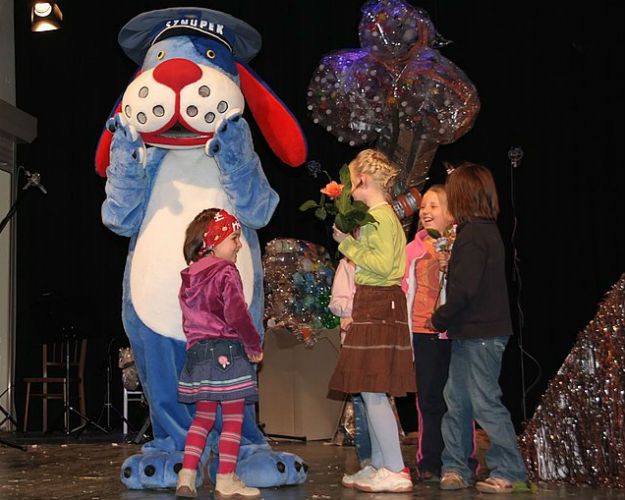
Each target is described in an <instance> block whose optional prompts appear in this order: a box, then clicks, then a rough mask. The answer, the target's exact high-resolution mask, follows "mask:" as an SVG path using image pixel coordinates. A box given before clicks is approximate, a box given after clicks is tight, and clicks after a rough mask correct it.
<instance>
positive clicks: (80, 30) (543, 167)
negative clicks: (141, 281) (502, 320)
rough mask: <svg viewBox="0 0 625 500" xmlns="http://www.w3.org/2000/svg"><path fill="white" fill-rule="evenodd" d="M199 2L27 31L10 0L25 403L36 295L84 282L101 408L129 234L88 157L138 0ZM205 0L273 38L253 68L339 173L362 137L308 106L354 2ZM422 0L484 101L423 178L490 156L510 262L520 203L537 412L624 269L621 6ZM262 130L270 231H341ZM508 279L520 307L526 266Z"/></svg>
mask: <svg viewBox="0 0 625 500" xmlns="http://www.w3.org/2000/svg"><path fill="white" fill-rule="evenodd" d="M192 3H193V2H189V1H188V0H185V1H157V0H154V1H146V0H142V1H139V0H133V1H132V2H114V3H109V4H105V3H93V2H83V1H69V0H65V1H60V2H59V4H60V6H61V8H62V9H63V13H64V16H65V17H64V22H63V29H62V30H60V31H57V32H48V33H37V34H35V33H31V32H30V31H29V29H30V20H29V16H30V13H29V10H28V6H29V3H28V2H24V1H16V2H15V13H16V26H15V36H16V53H17V54H16V66H17V78H16V81H17V97H18V106H19V107H20V108H22V109H24V110H25V111H27V112H28V113H31V114H32V115H34V116H36V117H37V118H38V120H39V121H38V123H39V126H38V137H37V139H36V140H35V141H34V142H33V143H32V144H30V145H25V146H21V147H20V148H19V151H18V158H19V162H20V164H22V165H25V166H26V167H27V168H29V169H30V170H34V171H38V172H40V173H41V175H42V181H43V183H44V184H45V186H46V187H47V189H48V191H49V194H48V195H47V196H43V195H40V193H38V192H34V193H31V194H32V196H29V200H28V201H27V202H26V203H23V204H22V206H21V207H20V210H19V214H18V221H19V222H18V223H19V227H18V264H17V278H18V294H17V307H18V311H17V312H18V315H17V368H16V377H15V380H16V383H17V391H16V394H17V403H18V409H19V410H21V409H22V407H23V406H22V405H23V398H22V395H23V386H22V385H21V383H20V381H21V378H22V377H23V376H25V375H30V374H32V373H34V372H36V370H37V366H38V364H39V362H40V361H39V359H40V356H39V352H40V351H39V348H38V347H37V342H38V337H40V336H41V333H42V332H41V331H40V328H39V327H38V325H37V323H38V322H37V321H36V313H35V312H34V311H33V309H32V305H33V304H34V303H35V302H36V301H37V300H38V299H39V298H40V297H41V296H42V294H43V293H46V292H48V291H54V292H55V293H57V294H63V295H65V296H66V297H69V298H70V299H71V298H73V297H77V296H82V297H85V299H84V304H83V305H81V306H80V307H85V308H88V311H89V317H90V318H91V319H92V321H91V323H90V326H89V328H86V330H88V333H90V334H91V335H92V340H91V344H90V345H91V348H90V351H89V365H88V366H89V372H88V374H87V392H88V395H87V399H88V408H89V411H88V413H89V415H90V416H92V417H93V416H97V414H98V412H99V410H100V408H101V407H102V404H103V400H104V399H103V398H104V389H103V388H104V382H105V371H104V369H105V367H106V364H107V362H108V359H109V353H110V358H111V359H112V361H113V364H114V365H116V349H117V347H119V345H122V344H124V343H125V340H124V334H123V328H122V325H121V318H120V316H121V314H120V313H121V281H122V273H123V268H124V263H125V255H126V250H127V243H128V241H127V239H125V238H121V237H118V236H116V235H114V234H113V233H111V232H110V231H108V230H107V229H106V228H105V227H104V226H103V225H102V223H101V221H100V206H101V203H102V201H103V200H104V180H103V179H101V178H99V177H97V175H96V174H95V172H94V162H93V159H94V152H95V148H96V145H97V141H98V139H99V136H100V133H101V131H102V128H103V126H104V123H105V121H106V118H107V116H108V113H109V112H110V110H111V108H112V106H113V104H114V103H115V102H116V100H117V98H118V97H119V95H120V94H121V92H122V91H123V89H124V88H125V85H126V84H127V82H128V81H129V79H130V78H131V77H132V74H133V72H134V70H135V67H134V65H133V63H132V62H131V61H130V60H129V59H127V58H126V57H125V55H124V54H123V53H122V51H121V49H120V48H119V46H118V45H117V33H118V31H119V29H120V28H121V27H122V25H123V24H124V23H126V22H127V21H128V20H129V19H130V18H131V17H133V16H134V15H136V14H139V13H141V12H144V11H147V10H152V9H157V8H164V7H172V6H187V5H189V4H192ZM196 4H197V5H198V6H200V5H201V6H204V7H208V8H213V9H217V10H223V11H225V12H228V13H230V14H232V15H234V16H237V17H240V18H241V19H243V20H245V21H247V22H249V23H250V24H252V25H253V26H254V27H255V28H256V29H258V31H259V32H260V33H261V34H262V36H263V49H262V51H261V52H260V54H259V55H258V56H257V57H256V58H255V59H254V60H253V61H252V64H251V65H252V67H253V68H254V70H255V71H256V72H257V73H258V74H260V75H261V76H262V77H263V78H264V79H265V80H266V82H267V83H268V84H269V85H270V86H271V87H272V88H273V90H274V91H275V92H276V93H277V94H278V95H279V96H280V97H281V98H282V99H283V100H284V101H285V102H286V103H287V105H288V106H290V108H291V109H292V111H293V112H294V114H295V115H296V116H297V118H298V119H299V120H300V122H301V124H302V127H303V129H304V132H305V134H306V137H307V139H308V142H309V159H314V160H317V161H319V162H320V163H321V164H322V166H323V167H324V168H325V169H327V170H328V171H329V172H330V173H332V174H336V173H337V171H338V168H339V167H340V166H341V165H342V164H343V163H344V162H346V161H348V160H349V159H350V158H351V157H352V156H353V155H354V154H355V153H356V150H354V149H352V148H350V147H348V146H345V145H341V144H339V143H338V142H337V140H336V139H335V138H334V136H332V135H330V134H329V133H327V132H325V131H324V130H323V129H322V128H321V127H319V126H317V125H314V124H313V123H312V121H311V120H310V118H309V114H308V111H307V110H306V90H307V85H308V82H309V79H310V77H311V75H312V72H313V71H314V69H315V67H316V65H317V63H318V61H319V59H320V58H321V56H322V55H324V54H326V53H328V52H330V51H333V50H337V49H341V48H350V47H358V46H359V42H358V34H357V26H358V22H359V18H360V12H359V9H360V6H361V5H362V2H360V1H354V0H341V1H328V0H317V1H315V2H312V1H287V0H274V1H271V2H258V1H253V0H247V1H246V0H227V1H225V0H220V1H217V0H215V1H211V2H196ZM413 4H414V5H417V6H420V7H423V8H425V9H426V10H427V11H428V12H429V13H430V15H431V17H432V19H433V20H434V23H435V25H436V27H437V28H438V30H439V31H440V32H441V34H443V35H444V36H445V37H446V38H448V39H451V40H453V41H454V44H453V45H450V46H448V47H446V48H444V49H442V53H443V55H445V57H447V58H448V59H450V60H451V61H453V62H454V63H456V64H457V65H458V66H459V67H460V68H461V69H462V70H463V71H464V72H465V73H466V74H467V75H468V76H469V78H470V79H471V80H472V81H473V82H474V83H475V85H476V87H477V89H478V91H479V93H480V97H481V101H482V110H481V112H480V115H479V117H478V119H477V122H476V123H475V126H474V128H473V130H472V131H470V132H469V133H468V134H467V135H466V136H465V137H463V138H462V139H460V140H459V141H458V142H457V143H455V144H453V145H450V146H443V147H441V148H439V151H438V154H437V156H436V158H435V161H434V165H433V167H432V171H431V182H435V181H438V182H440V181H442V180H443V179H444V175H443V167H442V163H441V162H442V161H443V160H460V159H470V160H473V161H477V162H482V163H484V164H485V165H487V166H488V167H489V168H490V169H491V170H492V171H493V174H494V176H495V178H496V180H497V183H498V188H499V192H500V198H501V205H502V213H501V216H500V221H499V222H500V228H501V230H502V234H503V237H504V241H505V242H506V244H507V246H508V249H509V253H510V259H509V264H510V265H509V269H510V275H511V276H512V272H511V269H512V244H511V235H512V230H513V227H514V217H515V216H516V218H517V220H518V228H517V239H516V249H517V252H518V257H519V262H520V271H521V277H522V283H523V287H522V292H521V295H520V305H521V307H522V311H523V314H524V318H525V326H524V328H523V344H524V348H525V350H526V351H528V352H529V353H530V354H531V355H532V356H533V357H534V358H536V360H537V361H538V363H539V364H540V366H541V368H542V375H541V376H540V378H539V380H538V382H537V384H536V385H535V387H534V388H533V389H532V390H531V391H530V393H529V394H528V397H527V407H528V411H529V412H530V415H531V410H532V409H533V408H534V406H535V404H536V401H537V398H538V397H539V396H540V394H542V392H543V390H544V388H545V387H546V384H547V382H548V381H549V379H550V378H551V376H552V375H553V374H554V373H555V371H556V370H557V369H558V367H559V366H560V364H561V363H562V361H563V359H564V357H565V356H566V354H567V353H568V351H569V349H570V347H571V345H572V344H573V342H574V340H575V338H576V335H577V333H578V331H579V330H580V329H582V328H583V327H584V326H585V325H586V324H587V323H588V321H589V320H590V319H591V318H592V317H593V315H594V313H595V311H596V308H597V303H598V301H599V300H600V299H601V297H602V295H603V294H604V292H606V291H607V290H608V289H609V287H610V286H611V285H612V284H613V283H614V282H615V281H616V280H617V278H618V277H619V275H620V274H621V273H622V272H623V271H624V270H625V265H624V264H625V244H624V236H623V224H622V214H623V213H624V210H623V209H624V205H625V203H624V199H625V188H624V174H623V170H624V165H623V163H624V162H623V148H622V137H623V132H624V130H623V116H624V114H625V109H624V106H623V103H624V100H623V91H622V89H623V83H624V82H623V63H622V60H623V59H622V58H623V49H624V43H623V37H624V36H623V33H624V31H623V29H622V14H621V12H622V11H621V6H620V4H619V3H618V2H608V1H599V2H594V3H591V4H588V5H586V6H584V7H583V8H574V7H572V6H571V4H569V3H565V2H494V1H487V2H483V1H476V0H473V1H464V2H457V1H453V0H439V1H423V2H420V3H418V4H415V3H414V2H413ZM250 121H251V120H250ZM253 132H254V134H255V144H256V148H257V151H258V153H259V155H260V156H261V159H262V161H263V165H264V168H265V171H266V173H267V176H268V177H269V179H270V182H271V184H272V185H273V186H274V188H275V189H276V190H277V191H278V192H279V194H280V196H281V203H280V206H279V207H278V209H277V211H276V213H275V216H274V218H273V220H272V222H271V223H270V224H269V226H267V227H266V228H264V229H263V230H261V231H260V237H261V243H262V244H263V245H264V243H265V242H267V241H269V240H270V239H272V238H275V237H281V236H284V237H296V238H304V239H307V240H311V241H313V242H316V243H319V244H322V245H327V246H331V245H332V242H331V241H329V239H328V234H327V232H326V231H325V229H324V227H323V226H322V225H321V224H320V223H318V222H317V221H316V219H314V217H312V215H311V214H310V213H306V214H302V213H300V212H299V211H298V210H297V207H298V206H299V205H300V203H302V202H303V201H304V200H306V199H308V198H311V197H316V196H317V192H318V191H317V190H318V189H319V187H320V186H319V181H315V180H314V179H313V178H311V177H310V176H308V175H307V173H306V171H305V169H292V168H290V167H286V166H284V165H281V164H279V162H278V161H277V160H276V158H275V157H274V156H273V155H272V154H271V152H270V151H269V149H268V148H267V146H266V145H265V143H264V140H263V139H262V137H261V136H260V135H259V134H258V133H257V130H256V129H255V128H253ZM511 145H520V146H521V147H522V148H523V150H524V152H525V156H524V158H523V161H522V164H521V166H520V168H518V169H516V170H514V171H513V170H512V169H511V167H510V164H509V162H508V159H507V151H508V149H509V148H510V146H511ZM19 182H20V183H21V182H23V180H22V179H20V180H19ZM513 194H514V200H515V203H514V204H513V202H512V201H513ZM510 285H511V286H510V295H511V304H512V307H513V312H514V315H515V318H516V317H517V313H516V309H517V308H516V303H517V300H518V293H517V292H518V281H516V282H514V281H512V280H511V282H510ZM515 322H516V320H515ZM517 325H518V322H517ZM517 330H518V328H517ZM518 340H519V335H518V331H517V334H516V335H515V337H514V338H513V340H512V342H511V345H510V347H509V348H508V350H507V354H506V357H505V359H504V369H503V372H502V384H503V387H504V393H505V402H506V403H507V405H508V407H509V408H510V409H511V411H512V413H513V416H514V419H515V421H516V423H517V424H518V423H519V422H520V421H521V419H522V412H521V406H522V404H521V401H522V391H521V376H520V373H521V369H520V359H521V358H520V355H519V352H520V350H519V347H518ZM525 371H526V383H527V384H528V385H529V384H530V383H531V382H532V381H533V380H534V379H535V377H536V376H537V374H538V370H537V367H536V365H535V364H534V363H533V362H531V361H530V360H529V359H526V360H525ZM112 390H113V398H114V400H113V403H114V404H115V405H116V406H117V407H118V408H119V407H120V406H121V404H120V398H121V381H120V377H119V372H118V371H114V373H113V386H112ZM20 418H21V411H20Z"/></svg>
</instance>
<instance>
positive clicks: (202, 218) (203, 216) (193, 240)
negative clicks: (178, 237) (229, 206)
mask: <svg viewBox="0 0 625 500" xmlns="http://www.w3.org/2000/svg"><path fill="white" fill-rule="evenodd" d="M219 210H220V209H219V208H207V209H206V210H202V211H201V212H200V213H199V214H197V215H196V216H195V219H193V220H192V221H191V223H190V224H189V225H188V226H187V231H186V233H185V238H184V247H183V253H184V260H185V261H186V263H187V264H191V262H195V261H196V260H198V259H200V257H201V255H200V250H202V246H203V244H204V233H205V232H206V227H207V226H208V223H209V222H210V221H211V220H213V217H215V214H216V213H217V212H219Z"/></svg>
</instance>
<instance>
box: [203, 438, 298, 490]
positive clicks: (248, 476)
mask: <svg viewBox="0 0 625 500" xmlns="http://www.w3.org/2000/svg"><path fill="white" fill-rule="evenodd" d="M217 465H218V460H216V459H213V460H211V462H210V466H209V475H210V477H211V478H213V480H214V478H215V476H216V474H217ZM307 471H308V465H306V464H305V463H304V460H302V459H301V458H300V457H298V456H297V455H294V454H293V453H287V452H276V451H272V449H271V448H269V446H267V447H257V446H243V447H241V453H240V454H239V461H238V463H237V476H239V477H240V478H241V479H242V480H243V482H244V483H245V484H247V485H248V486H254V487H256V488H271V487H274V486H287V485H293V484H302V483H303V482H304V481H306V476H307Z"/></svg>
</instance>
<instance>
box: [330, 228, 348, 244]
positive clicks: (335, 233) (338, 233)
mask: <svg viewBox="0 0 625 500" xmlns="http://www.w3.org/2000/svg"><path fill="white" fill-rule="evenodd" d="M332 238H334V241H336V242H337V243H340V242H341V241H343V240H344V239H345V238H347V234H346V233H343V232H341V231H339V229H338V228H337V227H336V226H335V225H332Z"/></svg>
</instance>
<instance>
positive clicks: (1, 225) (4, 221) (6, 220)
mask: <svg viewBox="0 0 625 500" xmlns="http://www.w3.org/2000/svg"><path fill="white" fill-rule="evenodd" d="M22 168H23V167H19V168H18V174H19V171H20V169H22ZM37 176H38V177H37V179H36V182H32V181H31V179H30V177H29V179H28V182H27V183H26V185H25V186H24V187H23V188H22V190H21V191H20V192H19V194H18V195H17V197H16V198H15V201H14V202H13V204H12V205H11V207H10V208H9V211H8V212H7V214H6V215H5V217H4V218H3V219H2V221H1V222H0V234H2V231H3V230H4V228H5V227H6V226H7V224H8V223H9V221H10V220H11V218H12V217H13V216H14V215H15V212H17V207H18V206H19V204H20V203H21V201H22V200H23V199H24V198H25V197H26V196H28V192H29V191H28V188H29V187H30V186H35V185H37V186H38V187H39V188H40V189H41V188H43V186H41V184H40V183H39V174H37ZM43 191H45V188H43V190H42V192H43ZM8 390H9V389H8V388H7V389H6V390H5V391H4V392H3V393H2V394H1V395H0V397H2V396H4V394H5V393H6V392H7V391H8ZM0 412H2V413H3V414H4V415H5V417H4V419H3V420H2V422H1V423H4V422H5V421H7V420H8V421H9V422H11V423H13V424H14V425H15V426H16V427H17V422H16V420H15V418H13V416H12V415H11V413H9V412H8V411H7V410H6V409H5V408H4V407H3V406H2V405H0ZM0 444H3V445H5V446H8V447H10V448H16V449H18V450H22V451H26V448H24V447H23V446H20V445H18V444H15V443H12V442H10V441H7V440H6V439H2V438H0Z"/></svg>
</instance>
